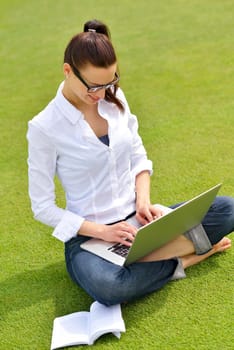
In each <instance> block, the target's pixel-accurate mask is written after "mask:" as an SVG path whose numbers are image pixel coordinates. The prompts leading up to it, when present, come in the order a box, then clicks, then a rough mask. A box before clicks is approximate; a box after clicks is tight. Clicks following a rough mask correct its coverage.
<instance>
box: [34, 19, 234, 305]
mask: <svg viewBox="0 0 234 350" xmlns="http://www.w3.org/2000/svg"><path fill="white" fill-rule="evenodd" d="M63 71H64V76H65V80H64V82H63V83H62V84H61V85H60V87H59V89H58V92H57V95H56V97H55V98H54V99H53V100H52V101H51V102H50V104H49V105H48V106H47V107H46V108H45V109H44V110H43V111H42V112H41V113H39V114H38V115H37V116H36V117H34V118H33V119H32V120H31V121H30V122H29V129H28V134H27V138H28V142H29V158H28V165H29V194H30V198H31V203H32V210H33V212H34V216H35V218H36V219H37V220H39V221H41V222H43V223H45V224H47V225H50V226H52V227H54V231H53V236H55V237H57V238H58V239H60V240H61V241H62V242H64V243H65V256H66V264H67V270H68V272H69V274H70V276H71V278H72V279H73V280H74V281H75V283H77V284H78V285H80V286H81V287H83V288H84V289H85V290H86V291H87V293H89V294H90V295H91V296H92V297H93V298H94V299H96V300H98V301H99V302H100V303H103V304H106V305H111V304H117V303H121V302H125V301H130V300H133V299H135V298H138V297H141V296H144V295H146V294H148V293H151V292H153V291H155V290H157V289H159V288H161V287H162V286H163V285H165V284H166V283H167V282H168V281H170V280H173V279H179V278H183V277H185V274H184V269H185V268H187V267H188V266H191V265H193V264H196V263H198V262H200V261H202V260H204V259H206V258H207V257H208V256H210V255H212V254H214V253H216V252H221V251H224V250H226V249H227V248H229V247H230V246H231V241H230V240H229V239H228V238H226V237H225V238H224V236H225V235H227V234H228V233H230V232H232V231H233V229H234V199H233V198H230V197H217V198H216V200H215V201H214V203H213V205H212V206H211V208H210V210H209V212H208V213H207V215H206V217H205V218H204V221H203V222H202V225H200V230H199V232H196V234H195V236H194V235H192V234H191V232H188V233H186V234H185V235H181V236H180V237H178V238H177V239H176V240H174V241H173V242H170V243H168V244H167V245H165V246H164V247H162V248H160V249H158V250H156V251H154V252H153V253H151V254H150V255H148V256H146V257H144V258H143V259H141V260H140V261H138V262H136V263H133V264H131V265H130V266H128V267H120V266H117V265H115V264H112V263H110V262H108V261H105V260H103V259H101V258H100V257H97V256H95V255H93V254H91V253H89V252H86V251H84V250H82V249H81V248H80V245H81V243H82V242H84V241H85V240H87V239H89V238H90V237H96V238H99V239H102V240H105V241H109V242H119V243H122V244H125V245H131V242H132V241H133V240H134V236H135V234H136V232H137V229H136V227H134V226H132V225H131V224H130V223H128V221H127V218H128V217H130V216H133V215H135V217H136V219H137V221H138V222H139V224H140V225H144V224H146V223H148V222H150V221H152V220H153V218H155V217H160V216H161V215H163V213H162V211H161V210H160V209H158V208H156V207H154V206H153V205H152V204H151V203H150V175H151V173H152V163H151V161H150V160H149V159H148V158H147V155H146V151H145V148H144V146H143V144H142V140H141V138H140V136H139V134H138V124H137V119H136V117H135V116H134V115H132V114H131V112H130V110H129V106H128V103H127V101H126V99H125V96H124V94H123V92H122V90H121V89H120V88H119V87H118V82H119V74H118V67H117V59H116V55H115V51H114V48H113V46H112V44H111V41H110V39H109V32H108V29H107V27H106V26H105V25H104V24H103V23H101V22H99V21H89V22H87V23H86V24H85V26H84V32H83V33H80V34H78V35H76V36H74V37H73V38H72V39H71V41H70V42H69V44H68V46H67V48H66V50H65V55H64V65H63ZM55 175H57V176H58V177H59V179H60V181H61V183H62V185H63V188H64V190H65V193H66V203H67V205H66V209H62V208H59V207H58V206H57V205H56V203H55V199H56V198H55V185H54V176H55ZM196 235H199V240H198V241H201V237H203V238H202V242H204V246H198V245H199V244H198V242H197V239H196ZM126 239H128V240H126ZM207 242H208V244H207ZM198 251H199V254H200V255H197V254H196V252H198Z"/></svg>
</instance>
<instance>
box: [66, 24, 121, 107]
mask: <svg viewBox="0 0 234 350" xmlns="http://www.w3.org/2000/svg"><path fill="white" fill-rule="evenodd" d="M116 62H117V57H116V54H115V50H114V48H113V45H112V43H111V41H110V32H109V29H108V27H107V26H106V25H105V24H104V23H102V22H100V21H97V20H92V21H88V22H86V23H85V24H84V32H83V33H80V34H77V35H75V36H74V37H73V38H72V39H71V40H70V42H69V43H68V45H67V48H66V50H65V53H64V63H68V64H70V66H71V68H73V67H75V68H76V69H77V70H78V71H79V69H81V68H83V67H85V65H86V64H88V63H89V64H91V65H93V66H95V67H101V68H107V67H109V66H111V65H112V64H114V63H116ZM117 88H118V85H115V86H114V89H111V88H110V89H107V90H106V93H105V100H106V101H108V102H111V103H114V104H115V105H116V106H117V107H118V108H119V109H120V111H123V110H124V107H123V105H122V103H121V101H120V100H119V99H118V98H117V97H116V91H117Z"/></svg>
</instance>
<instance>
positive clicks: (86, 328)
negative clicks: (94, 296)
mask: <svg viewBox="0 0 234 350" xmlns="http://www.w3.org/2000/svg"><path fill="white" fill-rule="evenodd" d="M120 332H125V324H124V321H123V318H122V314H121V307H120V305H119V304H118V305H113V306H105V305H102V304H100V303H98V302H97V301H95V302H94V303H93V304H92V305H91V307H90V312H88V311H81V312H75V313H73V314H70V315H66V316H62V317H57V318H55V320H54V326H53V333H52V341H51V350H54V349H58V348H62V347H65V346H74V345H81V344H88V345H92V344H93V343H94V342H95V340H96V339H98V338H99V337H100V336H101V335H103V334H106V333H113V334H114V335H115V336H116V337H118V338H120V336H121V333H120Z"/></svg>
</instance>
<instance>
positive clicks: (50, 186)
mask: <svg viewBox="0 0 234 350" xmlns="http://www.w3.org/2000/svg"><path fill="white" fill-rule="evenodd" d="M62 87H63V83H62V84H61V85H60V87H59V89H58V92H57V95H56V97H55V98H54V99H53V100H52V101H51V102H50V103H49V105H48V106H47V107H46V108H45V109H44V110H43V111H42V112H41V113H39V114H38V115H37V116H35V117H34V118H33V119H32V120H31V121H29V128H28V133H27V139H28V143H29V156H28V166H29V196H30V199H31V203H32V210H33V213H34V217H35V219H37V220H39V221H41V222H43V223H45V224H47V225H50V226H52V227H54V231H53V236H55V237H57V238H58V239H60V240H61V241H63V242H66V241H68V240H69V239H71V238H72V237H74V236H76V235H77V232H78V231H79V228H80V226H81V225H82V223H83V221H84V220H89V221H93V222H97V223H111V222H115V221H117V220H121V219H123V218H125V217H126V216H127V215H129V214H130V213H131V212H133V211H134V210H135V178H136V175H137V174H139V173H140V172H141V171H143V170H149V172H150V173H151V172H152V163H151V161H150V160H148V159H147V155H146V151H145V148H144V146H143V144H142V140H141V138H140V136H139V134H138V123H137V119H136V117H135V116H134V115H132V114H131V113H130V110H129V107H128V104H127V101H126V99H125V97H124V94H123V92H122V90H121V89H118V92H117V97H118V98H119V99H120V100H121V101H122V102H123V103H124V106H125V111H124V112H120V111H119V109H118V108H117V106H116V105H114V104H112V103H108V102H107V101H105V100H100V101H99V103H98V112H99V114H100V115H101V116H102V117H103V118H105V119H106V120H107V122H108V135H109V140H110V144H109V147H108V146H107V145H105V144H104V143H102V142H101V141H100V140H99V139H98V137H97V136H96V135H95V134H94V132H93V130H92V129H91V128H90V126H89V124H88V123H87V122H86V121H85V119H84V116H83V114H82V113H81V112H80V111H79V110H78V109H77V108H75V107H74V106H73V105H72V104H71V103H70V102H68V100H67V99H66V98H65V97H64V96H63V94H62ZM55 175H57V176H58V178H59V179H60V181H61V183H62V186H63V188H64V191H65V194H66V208H65V209H63V208H60V207H58V206H57V204H56V197H55V183H54V177H55Z"/></svg>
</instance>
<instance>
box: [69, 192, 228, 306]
mask: <svg viewBox="0 0 234 350" xmlns="http://www.w3.org/2000/svg"><path fill="white" fill-rule="evenodd" d="M175 206H176V205H175ZM175 206H172V207H175ZM202 225H203V227H204V229H205V231H206V233H207V236H208V238H209V240H210V242H211V244H212V245H213V244H216V243H217V242H219V241H220V240H221V239H222V238H223V237H224V236H225V235H227V234H229V233H230V232H232V231H234V198H231V197H216V199H215V200H214V202H213V204H212V205H211V207H210V209H209V211H208V212H207V214H206V216H205V218H204V220H203V221H202ZM87 239H89V238H88V237H84V236H77V237H75V238H72V239H71V240H70V241H68V242H66V243H65V258H66V265H67V270H68V273H69V275H70V276H71V278H72V279H73V281H74V282H75V283H76V284H78V285H79V286H81V287H82V288H83V289H84V290H85V291H86V292H87V293H88V294H89V295H90V296H91V297H92V298H93V299H95V300H97V301H99V302H100V303H102V304H105V305H113V304H119V303H122V302H126V301H131V300H134V299H137V298H140V297H142V296H144V295H147V294H149V293H152V292H154V291H156V290H158V289H160V288H162V287H163V286H164V285H165V284H166V283H167V282H169V281H170V280H171V279H173V274H174V272H175V270H176V268H177V265H178V261H179V260H178V259H177V258H172V259H168V260H161V261H155V262H142V263H133V264H131V265H129V266H126V267H125V266H123V267H122V266H118V265H115V264H113V263H110V262H108V261H106V260H104V259H102V258H100V257H98V256H96V255H94V254H92V253H89V252H87V251H84V250H83V249H81V248H80V244H81V243H82V242H84V241H85V240H87Z"/></svg>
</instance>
